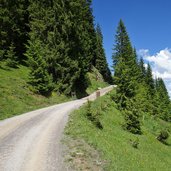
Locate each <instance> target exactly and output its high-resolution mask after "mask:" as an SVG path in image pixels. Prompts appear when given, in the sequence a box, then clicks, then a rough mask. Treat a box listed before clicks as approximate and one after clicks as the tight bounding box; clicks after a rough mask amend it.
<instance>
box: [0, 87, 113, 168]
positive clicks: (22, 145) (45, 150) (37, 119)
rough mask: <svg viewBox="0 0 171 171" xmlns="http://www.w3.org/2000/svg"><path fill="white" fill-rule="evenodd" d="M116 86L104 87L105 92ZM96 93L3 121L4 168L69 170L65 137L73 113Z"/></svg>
mask: <svg viewBox="0 0 171 171" xmlns="http://www.w3.org/2000/svg"><path fill="white" fill-rule="evenodd" d="M112 89H113V86H110V87H107V88H104V89H101V90H100V94H101V95H104V94H106V93H107V92H109V91H110V90H112ZM95 98H96V93H93V94H92V95H90V96H88V97H86V98H83V99H80V100H75V101H70V102H67V103H62V104H59V105H55V106H51V107H47V108H43V109H40V110H36V111H33V112H29V113H26V114H23V115H20V116H16V117H13V118H10V119H6V120H4V121H0V171H65V170H69V169H67V168H66V167H65V166H64V162H63V160H62V157H61V156H62V155H61V143H60V140H61V137H62V134H63V130H64V127H65V124H66V122H67V119H68V115H69V113H71V112H72V111H73V110H75V109H78V108H79V107H80V106H81V105H83V104H84V103H86V102H87V100H88V99H89V100H94V99H95Z"/></svg>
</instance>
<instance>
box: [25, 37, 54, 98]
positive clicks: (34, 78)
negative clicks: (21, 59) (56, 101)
mask: <svg viewBox="0 0 171 171" xmlns="http://www.w3.org/2000/svg"><path fill="white" fill-rule="evenodd" d="M41 43H42V42H41V41H38V40H35V42H33V41H29V47H28V50H27V53H26V56H27V57H28V65H29V66H30V69H31V72H30V84H31V85H32V86H33V88H34V91H35V92H37V93H40V94H42V95H45V96H50V95H51V92H52V90H53V89H54V85H53V82H52V77H51V75H49V73H48V71H47V64H46V61H45V60H44V50H43V49H42V46H41Z"/></svg>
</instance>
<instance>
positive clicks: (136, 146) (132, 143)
mask: <svg viewBox="0 0 171 171" xmlns="http://www.w3.org/2000/svg"><path fill="white" fill-rule="evenodd" d="M130 143H131V145H132V147H134V148H138V145H139V139H138V138H136V139H135V140H132V139H130Z"/></svg>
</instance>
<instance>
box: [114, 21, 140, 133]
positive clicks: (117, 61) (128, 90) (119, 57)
mask: <svg viewBox="0 0 171 171" xmlns="http://www.w3.org/2000/svg"><path fill="white" fill-rule="evenodd" d="M136 61H137V60H136V55H135V51H134V50H133V48H132V45H131V42H130V39H129V36H128V33H127V31H126V27H125V25H124V23H123V21H122V20H120V22H119V25H118V28H117V33H116V45H115V47H114V53H113V65H114V79H115V83H116V84H117V89H116V92H117V103H118V104H119V106H120V109H121V110H123V112H124V114H125V120H126V123H125V128H126V129H127V130H128V131H130V132H132V133H135V134H139V133H141V129H140V122H139V113H138V110H137V109H136V107H135V106H134V101H135V93H136V88H137V81H136V78H137V75H136V73H137V68H138V67H137V62H136Z"/></svg>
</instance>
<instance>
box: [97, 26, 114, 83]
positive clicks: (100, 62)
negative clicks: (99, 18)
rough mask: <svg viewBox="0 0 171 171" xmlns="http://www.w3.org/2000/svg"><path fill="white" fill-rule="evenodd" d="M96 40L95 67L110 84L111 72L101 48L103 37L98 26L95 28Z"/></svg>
mask: <svg viewBox="0 0 171 171" xmlns="http://www.w3.org/2000/svg"><path fill="white" fill-rule="evenodd" d="M96 39H97V42H96V46H97V52H96V59H95V67H96V68H97V69H98V70H99V72H100V73H101V74H102V76H103V78H104V80H105V81H106V82H108V83H112V76H111V72H110V69H109V67H108V64H107V61H106V55H105V51H104V48H103V35H102V32H101V28H100V25H99V24H98V25H97V27H96Z"/></svg>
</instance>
